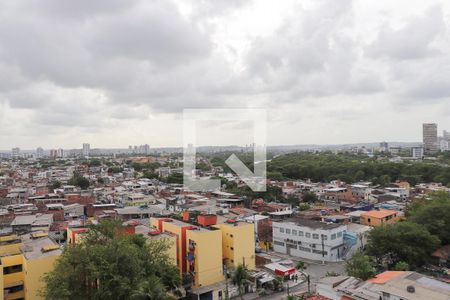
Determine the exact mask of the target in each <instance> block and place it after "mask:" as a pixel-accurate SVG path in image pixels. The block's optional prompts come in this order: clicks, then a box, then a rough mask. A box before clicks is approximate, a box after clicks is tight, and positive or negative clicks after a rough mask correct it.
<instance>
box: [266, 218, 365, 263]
mask: <svg viewBox="0 0 450 300" xmlns="http://www.w3.org/2000/svg"><path fill="white" fill-rule="evenodd" d="M272 227H273V229H272V230H273V245H274V250H275V251H276V252H279V253H284V254H288V255H292V256H296V257H300V258H305V259H310V260H316V261H327V262H332V261H340V260H342V259H344V258H345V256H346V254H347V253H346V252H347V251H348V249H349V248H351V246H352V245H350V244H348V243H347V242H348V241H346V240H344V235H345V233H346V230H347V225H344V224H335V223H323V222H318V221H312V220H306V219H295V220H294V219H291V220H287V221H285V222H274V223H273V225H272ZM353 239H354V241H353V242H354V243H355V245H356V237H354V238H353Z"/></svg>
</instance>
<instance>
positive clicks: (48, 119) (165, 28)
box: [0, 0, 450, 136]
mask: <svg viewBox="0 0 450 300" xmlns="http://www.w3.org/2000/svg"><path fill="white" fill-rule="evenodd" d="M182 5H189V7H190V11H189V12H188V13H186V12H184V11H183V10H182V9H181V8H180V7H181V6H182ZM182 5H181V6H180V3H178V2H176V1H174V2H172V1H162V0H155V1H144V0H132V1H121V0H100V1H94V2H92V1H88V0H80V1H57V0H43V1H22V0H18V1H4V2H0V105H1V108H2V110H6V109H7V110H8V112H11V113H12V114H17V119H26V122H25V121H24V122H23V123H21V124H19V125H17V124H15V125H14V126H13V125H8V124H12V123H13V122H12V121H11V120H10V119H7V116H5V113H1V114H0V117H1V118H2V120H0V126H3V127H2V133H3V132H8V128H10V130H9V132H10V133H15V134H16V135H17V136H20V135H21V134H25V133H24V131H26V128H27V126H28V127H33V128H32V129H30V130H31V131H32V132H33V133H34V134H36V135H38V134H39V133H38V132H39V130H41V129H43V128H46V129H49V128H52V132H55V134H57V133H58V132H60V133H61V132H64V130H69V129H70V130H72V129H73V128H78V129H79V130H80V132H84V130H92V131H93V132H97V131H98V132H100V131H102V130H103V129H104V128H106V127H112V126H116V125H117V126H122V127H124V126H125V125H124V124H128V123H126V122H133V121H135V120H136V121H137V120H139V121H142V120H147V119H151V118H152V117H157V116H158V115H160V114H165V113H180V112H181V111H182V109H183V108H201V107H204V108H222V107H247V106H250V107H270V108H272V109H287V108H286V107H288V106H289V105H292V106H293V107H294V106H295V107H300V106H301V105H305V107H308V108H309V109H311V110H313V109H314V110H315V112H313V111H311V112H310V114H311V115H314V113H322V114H323V115H324V116H325V117H326V118H327V119H328V120H330V121H329V122H331V116H332V115H333V113H334V112H335V111H336V112H344V111H348V109H347V108H345V107H342V105H339V103H344V102H343V100H341V99H343V98H345V99H349V102H348V103H350V104H349V105H353V106H354V107H355V109H354V113H352V114H351V115H350V113H349V114H348V115H346V118H347V119H348V120H356V119H357V118H358V117H359V116H361V115H363V114H364V110H367V113H372V112H373V109H374V107H373V106H370V105H364V103H371V104H373V103H376V102H377V101H379V99H386V100H385V101H386V104H385V106H384V107H390V108H393V109H397V110H398V111H400V110H401V109H400V108H401V107H402V106H404V105H405V103H406V104H407V105H410V106H413V105H416V104H419V105H420V104H423V103H442V102H445V101H448V97H449V96H450V88H449V87H450V82H449V78H450V56H449V55H450V54H449V53H450V52H449V51H448V50H449V47H450V45H449V40H448V28H447V27H448V26H447V24H448V22H449V21H448V8H447V7H445V5H442V6H433V7H430V8H428V5H425V4H423V7H426V9H423V10H422V11H420V12H419V13H412V14H405V16H404V17H402V18H399V19H397V18H396V17H395V16H393V15H389V14H387V17H386V18H384V19H383V22H380V23H377V24H375V25H371V26H368V27H367V28H372V29H374V30H375V32H371V34H368V32H365V31H364V30H365V29H361V28H365V27H364V26H362V25H365V24H358V22H361V21H360V20H361V19H364V18H361V16H359V18H357V17H358V14H360V13H361V11H360V10H358V7H357V5H355V3H354V2H353V1H351V0H345V1H326V0H324V1H313V4H308V3H306V2H304V1H300V0H299V1H298V2H297V4H296V5H294V6H293V7H292V9H290V10H288V11H286V12H285V15H283V16H281V21H280V25H279V26H278V27H274V30H273V32H271V33H267V34H254V33H252V34H248V35H246V36H245V42H242V41H239V38H242V36H240V35H239V32H235V31H232V32H230V33H229V32H228V30H229V28H228V27H227V22H233V21H235V20H236V18H237V16H238V15H239V14H240V13H247V15H248V18H258V16H256V15H255V16H253V15H252V9H253V6H256V5H259V3H258V1H253V2H249V1H241V0H233V1H214V2H211V1H195V0H191V1H187V2H182ZM280 5H281V4H280ZM446 10H447V11H446ZM372 13H373V15H370V16H371V17H376V16H377V14H378V13H379V12H378V11H376V10H375V9H374V11H373V12H372ZM259 17H260V18H264V19H263V20H262V21H263V22H271V21H272V20H271V19H270V18H267V16H262V17H261V16H259ZM271 17H274V18H275V17H276V16H275V15H274V16H271ZM377 20H378V19H377ZM247 21H251V20H248V19H247V20H241V21H240V22H241V24H240V25H241V26H242V30H243V31H245V30H248V26H247V25H248V24H247V23H251V22H247ZM363 21H364V20H363ZM230 28H231V27H230ZM237 28H238V30H239V29H240V28H239V26H237ZM235 30H236V29H235ZM234 35H236V36H234ZM222 38H223V39H224V40H225V39H226V42H223V41H222ZM235 40H238V42H235ZM233 43H235V44H233ZM224 49H225V50H224ZM230 57H231V58H230ZM236 61H238V63H236ZM311 99H314V100H311ZM312 101H313V102H314V103H316V104H315V105H311V102H312ZM332 103H336V105H335V107H334V106H333V104H332ZM355 103H361V106H358V105H355ZM323 105H326V106H327V109H326V110H324V109H323V107H322V106H323ZM375 107H376V106H375ZM279 115H283V114H282V113H280V114H279ZM15 116H16V115H14V116H11V118H13V117H15ZM289 118H291V119H292V120H294V121H295V118H296V116H291V117H289ZM335 118H336V120H337V119H338V117H337V116H335ZM291 119H290V120H291ZM341 119H343V118H341ZM14 120H15V119H14ZM2 121H3V122H2ZM294 121H292V122H291V121H290V123H295V122H294ZM130 124H131V123H130ZM5 126H6V127H5ZM7 126H10V127H7ZM125 127H126V126H125ZM5 128H6V129H5ZM118 130H119V129H118ZM27 134H28V133H27Z"/></svg>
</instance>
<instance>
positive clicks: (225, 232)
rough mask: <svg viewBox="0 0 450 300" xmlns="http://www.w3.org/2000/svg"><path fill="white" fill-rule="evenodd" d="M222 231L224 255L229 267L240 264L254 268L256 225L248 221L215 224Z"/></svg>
mask: <svg viewBox="0 0 450 300" xmlns="http://www.w3.org/2000/svg"><path fill="white" fill-rule="evenodd" d="M214 227H216V228H218V229H220V231H221V232H222V253H223V254H222V255H223V259H224V260H225V263H226V264H227V266H229V267H237V266H238V265H239V264H245V266H246V267H247V268H248V269H250V270H253V269H254V268H255V234H254V230H255V229H254V225H253V224H252V223H246V222H235V223H222V224H217V225H214Z"/></svg>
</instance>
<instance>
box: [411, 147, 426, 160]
mask: <svg viewBox="0 0 450 300" xmlns="http://www.w3.org/2000/svg"><path fill="white" fill-rule="evenodd" d="M411 156H412V157H413V158H416V159H422V158H423V156H424V151H423V147H412V148H411Z"/></svg>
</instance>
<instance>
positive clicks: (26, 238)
mask: <svg viewBox="0 0 450 300" xmlns="http://www.w3.org/2000/svg"><path fill="white" fill-rule="evenodd" d="M22 241H23V244H24V245H23V247H22V248H21V250H22V252H23V255H24V257H25V258H26V259H27V260H31V259H37V258H41V257H47V256H53V255H60V254H61V253H62V251H61V249H60V247H59V245H58V244H57V243H55V242H54V241H52V240H51V239H50V238H48V237H45V236H44V237H39V238H32V237H31V235H30V234H27V235H23V236H22Z"/></svg>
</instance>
